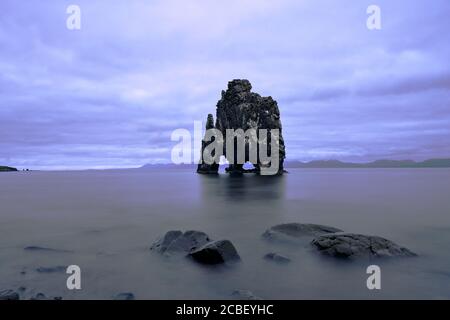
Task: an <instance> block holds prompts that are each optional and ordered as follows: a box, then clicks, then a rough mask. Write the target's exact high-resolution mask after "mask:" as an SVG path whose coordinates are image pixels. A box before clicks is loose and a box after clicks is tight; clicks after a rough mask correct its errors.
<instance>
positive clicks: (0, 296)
mask: <svg viewBox="0 0 450 320" xmlns="http://www.w3.org/2000/svg"><path fill="white" fill-rule="evenodd" d="M0 300H20V296H19V294H18V293H17V292H15V291H13V290H1V291H0Z"/></svg>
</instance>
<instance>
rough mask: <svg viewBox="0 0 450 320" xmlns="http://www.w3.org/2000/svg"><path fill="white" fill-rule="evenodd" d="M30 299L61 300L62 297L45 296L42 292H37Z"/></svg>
mask: <svg viewBox="0 0 450 320" xmlns="http://www.w3.org/2000/svg"><path fill="white" fill-rule="evenodd" d="M30 300H62V297H59V296H57V297H47V296H46V295H45V294H43V293H42V292H39V293H37V294H35V295H34V296H32V297H31V298H30Z"/></svg>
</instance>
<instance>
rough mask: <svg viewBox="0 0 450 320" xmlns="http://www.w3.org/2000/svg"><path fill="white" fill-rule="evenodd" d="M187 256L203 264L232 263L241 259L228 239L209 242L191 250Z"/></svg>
mask: <svg viewBox="0 0 450 320" xmlns="http://www.w3.org/2000/svg"><path fill="white" fill-rule="evenodd" d="M189 256H191V257H192V258H193V259H194V260H195V261H197V262H199V263H203V264H221V263H232V262H237V261H239V260H240V259H241V258H240V256H239V254H238V253H237V251H236V248H235V247H234V246H233V244H232V243H231V242H230V241H229V240H219V241H212V242H209V243H207V244H206V245H204V246H203V247H201V248H199V249H197V250H194V251H192V252H191V253H190V254H189Z"/></svg>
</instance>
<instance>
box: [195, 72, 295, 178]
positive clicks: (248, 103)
mask: <svg viewBox="0 0 450 320" xmlns="http://www.w3.org/2000/svg"><path fill="white" fill-rule="evenodd" d="M251 89H252V85H251V83H250V81H248V80H246V79H235V80H232V81H230V82H228V88H227V90H226V91H222V97H221V99H220V100H219V101H218V102H217V108H216V122H215V125H214V119H213V116H212V114H209V115H208V118H207V122H206V129H207V130H208V129H217V130H218V131H220V132H221V133H222V135H223V137H224V139H225V137H226V134H227V129H233V130H238V129H242V130H243V131H244V132H247V130H248V129H255V130H256V132H257V135H258V137H257V138H258V140H259V141H261V140H262V136H261V134H260V133H261V129H265V132H267V139H266V141H265V144H266V146H267V155H268V156H269V155H273V154H274V152H278V157H277V158H276V159H277V160H276V161H277V163H276V164H275V166H274V167H275V168H276V172H275V173H276V174H282V173H283V172H284V167H283V163H284V159H285V158H286V152H285V146H284V140H283V135H282V126H281V120H280V111H279V109H278V104H277V102H276V101H275V100H274V99H272V97H270V96H269V97H262V96H260V95H259V94H257V93H254V92H251ZM274 129H276V130H274ZM272 130H274V131H273V132H272ZM275 132H278V140H277V142H276V144H275V148H274V147H273V144H272V143H271V139H272V133H275ZM213 141H214V138H213V139H207V137H205V138H204V139H203V141H202V153H201V158H200V163H199V165H198V168H197V172H198V173H204V174H210V173H213V174H217V172H218V170H219V165H218V163H213V164H207V163H204V161H203V160H204V159H203V155H204V150H205V148H206V147H207V146H208V145H209V144H211V143H212V142H213ZM274 141H275V139H274ZM244 143H245V162H250V163H252V164H253V166H254V169H253V170H244V169H243V163H240V161H238V160H237V159H236V155H237V152H236V150H237V146H236V145H235V146H234V152H233V155H229V154H227V148H226V143H223V156H225V158H226V159H227V160H228V161H229V162H230V163H231V164H230V165H229V167H228V168H226V171H227V172H228V173H238V174H240V173H247V172H255V173H257V174H259V173H261V168H266V167H268V166H269V165H270V163H267V161H263V159H261V157H260V152H259V149H260V148H261V145H258V153H257V156H256V157H255V158H254V159H253V161H252V159H251V157H250V154H249V146H250V143H249V138H248V137H247V136H245V139H244ZM235 144H237V139H236V141H235ZM273 149H275V150H273ZM255 154H256V153H255ZM230 157H234V160H233V159H231V161H230ZM273 165H274V164H272V166H273Z"/></svg>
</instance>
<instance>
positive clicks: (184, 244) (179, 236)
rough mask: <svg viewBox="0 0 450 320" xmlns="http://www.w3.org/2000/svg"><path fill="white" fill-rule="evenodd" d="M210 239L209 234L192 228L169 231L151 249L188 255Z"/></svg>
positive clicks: (168, 253) (162, 252)
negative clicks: (189, 229) (184, 230)
mask: <svg viewBox="0 0 450 320" xmlns="http://www.w3.org/2000/svg"><path fill="white" fill-rule="evenodd" d="M210 241H211V239H210V238H209V237H208V235H207V234H206V233H204V232H201V231H193V230H191V231H186V232H185V233H183V232H181V231H179V230H176V231H168V232H167V233H166V234H165V235H164V236H163V237H161V238H160V239H158V240H157V241H156V242H155V243H154V244H153V245H152V246H151V247H150V250H152V251H156V252H158V253H161V254H164V255H172V254H185V255H186V254H188V253H190V252H191V251H193V250H195V249H197V248H199V247H201V246H203V245H205V244H207V243H208V242H210Z"/></svg>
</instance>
